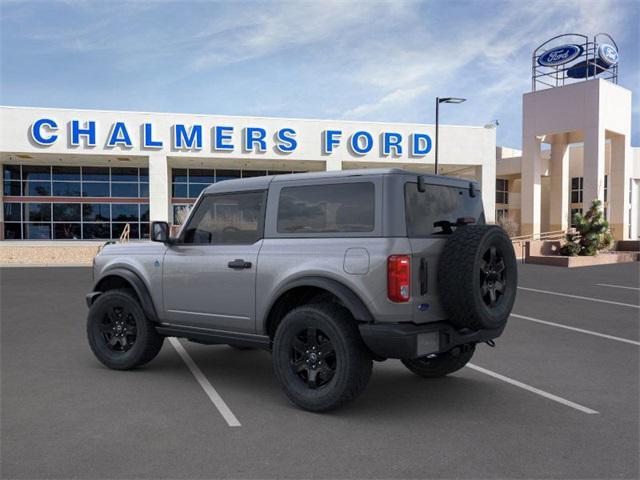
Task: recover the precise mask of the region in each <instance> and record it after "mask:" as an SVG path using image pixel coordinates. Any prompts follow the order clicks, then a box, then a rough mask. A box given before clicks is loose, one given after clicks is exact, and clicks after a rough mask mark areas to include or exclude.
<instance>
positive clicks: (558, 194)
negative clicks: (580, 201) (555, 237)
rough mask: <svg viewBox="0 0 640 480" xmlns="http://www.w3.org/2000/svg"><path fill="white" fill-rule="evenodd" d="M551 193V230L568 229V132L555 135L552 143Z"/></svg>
mask: <svg viewBox="0 0 640 480" xmlns="http://www.w3.org/2000/svg"><path fill="white" fill-rule="evenodd" d="M550 170H551V175H550V176H551V194H550V197H551V198H550V200H551V202H550V205H549V230H550V231H552V232H555V231H558V230H566V229H567V227H568V226H569V145H568V142H567V134H566V133H565V134H559V135H555V138H554V141H553V144H552V145H551V165H550Z"/></svg>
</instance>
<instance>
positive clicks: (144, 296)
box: [89, 268, 158, 322]
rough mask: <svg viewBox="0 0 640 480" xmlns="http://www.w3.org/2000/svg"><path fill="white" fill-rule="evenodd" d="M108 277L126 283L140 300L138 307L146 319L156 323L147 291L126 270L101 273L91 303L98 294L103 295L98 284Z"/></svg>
mask: <svg viewBox="0 0 640 480" xmlns="http://www.w3.org/2000/svg"><path fill="white" fill-rule="evenodd" d="M109 277H120V278H122V279H123V280H124V281H125V282H127V283H128V284H129V285H130V286H131V288H132V289H133V291H134V292H135V293H136V295H137V296H138V298H139V299H140V305H141V307H142V310H144V313H145V314H146V315H147V317H148V318H149V319H150V320H151V321H153V322H157V321H158V315H157V313H156V308H155V306H154V305H153V300H152V299H151V294H150V293H149V289H148V288H147V286H146V285H145V283H144V282H143V281H142V279H141V278H140V276H139V275H138V274H137V273H135V272H133V271H132V270H129V269H126V268H113V269H110V270H106V271H105V272H103V274H102V275H101V276H100V278H99V279H98V281H97V282H96V284H95V286H94V287H93V293H95V294H96V295H93V297H92V299H91V300H92V301H93V300H95V299H96V298H98V297H99V296H100V294H102V293H104V290H103V289H102V288H101V287H100V284H101V283H102V282H104V281H105V280H106V279H107V278H109ZM89 295H92V294H89Z"/></svg>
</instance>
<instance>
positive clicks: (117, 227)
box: [0, 107, 496, 240]
mask: <svg viewBox="0 0 640 480" xmlns="http://www.w3.org/2000/svg"><path fill="white" fill-rule="evenodd" d="M0 115H1V117H2V127H1V128H2V132H1V137H0V164H2V171H3V183H2V203H3V208H2V213H3V217H2V218H1V219H0V222H1V223H0V225H1V228H2V238H4V239H12V240H19V239H24V240H31V239H49V240H76V239H77V240H82V239H85V240H96V239H109V238H118V237H119V236H120V234H121V233H122V231H123V229H124V228H125V225H126V224H129V225H130V238H131V239H138V238H147V237H148V234H149V222H150V221H154V220H165V221H169V222H173V223H174V224H179V223H181V221H182V220H183V218H184V214H183V213H184V209H185V207H188V206H189V205H191V204H192V203H193V202H194V201H195V198H196V197H197V196H198V195H199V194H200V192H201V191H202V190H203V189H204V187H205V186H207V185H208V184H211V183H215V182H220V181H225V180H228V179H232V178H243V177H254V176H259V175H273V174H283V173H295V172H310V171H324V170H349V169H359V168H375V167H399V168H407V169H411V170H415V171H419V172H425V173H433V171H434V167H433V165H434V151H435V149H434V145H433V142H434V126H433V125H416V124H397V123H393V124H386V123H366V122H345V121H331V120H298V119H284V118H256V117H231V116H214V115H183V114H165V113H134V112H110V111H95V110H63V109H49V108H22V107H1V109H0ZM439 141H440V145H439V153H438V155H439V157H440V168H439V171H440V173H441V174H445V175H457V176H463V177H466V178H470V179H476V180H478V181H479V182H480V185H481V188H482V195H483V201H484V204H485V208H486V209H487V220H488V221H493V212H494V203H495V179H496V171H495V168H496V163H495V150H496V148H495V147H496V145H495V130H494V129H491V128H484V127H465V126H450V125H442V126H440V128H439Z"/></svg>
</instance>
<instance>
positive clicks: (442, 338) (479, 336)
mask: <svg viewBox="0 0 640 480" xmlns="http://www.w3.org/2000/svg"><path fill="white" fill-rule="evenodd" d="M359 328H360V335H361V336H362V339H363V340H364V343H365V344H366V345H367V347H369V350H371V351H372V352H373V353H374V354H376V355H378V356H380V357H384V358H418V357H423V356H425V355H431V354H434V353H440V352H446V351H449V350H451V349H452V348H453V347H455V346H457V345H464V344H466V343H479V342H486V341H487V340H492V339H494V338H497V337H499V336H500V335H501V334H502V331H503V330H504V326H502V327H500V328H497V329H494V330H477V331H471V330H456V329H455V328H453V327H452V326H451V325H450V324H448V323H446V322H434V323H429V324H426V325H415V324H412V323H392V324H386V325H385V324H375V323H362V324H360V325H359Z"/></svg>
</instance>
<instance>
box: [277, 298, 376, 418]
mask: <svg viewBox="0 0 640 480" xmlns="http://www.w3.org/2000/svg"><path fill="white" fill-rule="evenodd" d="M309 329H315V330H313V331H315V332H317V333H318V337H317V338H320V339H321V341H322V339H326V342H329V343H330V344H331V346H332V348H333V352H334V353H333V357H331V354H329V356H325V357H324V358H325V364H324V366H323V367H318V368H329V365H330V364H333V365H332V366H333V367H334V370H333V376H332V377H331V378H330V380H329V381H327V382H326V383H325V384H324V385H321V386H317V387H312V386H311V385H310V384H309V375H311V374H310V373H309V372H298V373H296V371H295V368H296V366H297V365H298V363H299V362H300V360H298V362H294V357H295V356H296V355H298V354H299V350H297V349H296V348H300V347H299V345H300V343H299V342H302V344H304V345H307V346H308V342H310V341H311V342H313V341H314V340H309V338H310V337H309V334H308V333H307V332H308V331H309ZM301 336H303V337H305V340H304V341H301V340H300V338H301ZM326 342H325V343H319V344H318V345H319V347H318V348H319V349H320V347H323V346H326ZM294 345H295V346H296V348H294ZM303 348H307V347H303ZM323 348H324V347H323ZM318 351H320V350H318ZM302 354H303V355H304V352H302ZM306 358H307V360H308V359H309V357H308V356H307V357H306ZM332 358H333V360H332ZM303 360H304V359H303ZM372 365H373V362H372V359H371V355H370V354H369V352H368V350H367V348H366V346H365V345H364V343H363V341H362V338H361V337H360V333H359V331H358V327H357V324H356V322H355V321H354V319H353V317H352V316H351V314H350V313H349V311H348V310H346V309H345V308H343V307H341V306H339V305H335V304H323V303H316V304H311V305H305V306H302V307H298V308H296V309H294V310H292V311H291V312H289V313H288V314H287V315H286V316H285V317H284V318H283V319H282V321H281V322H280V324H279V325H278V328H277V330H276V334H275V339H274V342H273V367H274V370H275V375H276V378H277V380H278V382H279V383H280V385H281V386H282V387H283V389H284V391H285V393H286V394H287V396H288V397H289V399H290V400H291V401H292V402H293V403H295V404H296V405H298V406H299V407H301V408H303V409H305V410H309V411H312V412H323V411H327V410H332V409H335V408H337V407H339V406H341V405H343V404H344V403H346V402H349V401H351V400H353V399H355V398H356V397H357V396H358V395H359V394H360V393H361V392H362V391H363V390H364V388H365V387H366V386H367V383H368V382H369V378H370V377H371V369H372ZM304 368H309V365H308V362H307V366H306V367H304ZM305 375H306V377H307V378H306V379H305V378H304V377H305ZM327 376H328V375H327ZM314 378H315V377H314ZM317 378H318V379H319V380H318V383H320V382H321V381H322V379H323V378H325V376H324V373H323V374H322V376H321V375H320V373H318V377H317Z"/></svg>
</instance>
